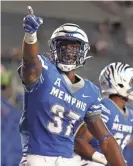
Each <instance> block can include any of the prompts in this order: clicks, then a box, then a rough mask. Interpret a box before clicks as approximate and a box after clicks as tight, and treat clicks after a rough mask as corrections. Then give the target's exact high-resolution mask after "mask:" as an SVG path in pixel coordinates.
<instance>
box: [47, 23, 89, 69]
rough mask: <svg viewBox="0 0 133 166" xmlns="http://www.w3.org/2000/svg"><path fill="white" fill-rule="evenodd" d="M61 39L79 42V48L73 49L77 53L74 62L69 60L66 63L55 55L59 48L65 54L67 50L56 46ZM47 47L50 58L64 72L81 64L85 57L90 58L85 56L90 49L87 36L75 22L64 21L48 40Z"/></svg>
mask: <svg viewBox="0 0 133 166" xmlns="http://www.w3.org/2000/svg"><path fill="white" fill-rule="evenodd" d="M62 40H67V41H78V42H79V43H80V50H78V51H77V50H76V51H75V50H74V51H73V53H74V54H77V53H78V56H77V58H76V60H75V61H74V62H70V61H69V63H68V62H65V61H60V60H59V58H58V56H57V52H59V49H60V52H61V51H64V52H65V54H67V50H63V48H61V47H60V48H58V47H57V45H58V43H59V42H60V41H62ZM49 47H50V51H51V54H52V60H53V61H54V62H56V65H57V67H58V68H59V69H60V70H61V71H64V72H69V71H72V70H74V69H76V68H77V67H79V66H82V65H83V64H84V63H85V61H86V59H88V58H90V56H87V53H88V50H89V49H90V46H89V42H88V37H87V35H86V33H85V32H84V31H83V30H82V29H81V28H80V27H79V26H78V25H76V24H72V23H66V24H63V25H61V26H60V27H59V28H57V29H56V30H55V31H54V32H53V34H52V36H51V38H50V40H49Z"/></svg>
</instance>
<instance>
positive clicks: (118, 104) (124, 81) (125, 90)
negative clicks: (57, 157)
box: [75, 62, 133, 166]
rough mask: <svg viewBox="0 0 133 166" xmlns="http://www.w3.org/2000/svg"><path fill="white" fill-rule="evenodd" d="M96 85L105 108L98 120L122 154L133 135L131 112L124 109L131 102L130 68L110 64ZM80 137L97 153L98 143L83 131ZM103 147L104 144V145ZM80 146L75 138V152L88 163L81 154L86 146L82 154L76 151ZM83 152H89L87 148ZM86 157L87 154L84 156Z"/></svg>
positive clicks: (131, 81)
mask: <svg viewBox="0 0 133 166" xmlns="http://www.w3.org/2000/svg"><path fill="white" fill-rule="evenodd" d="M99 82H100V87H101V93H102V95H103V96H104V97H105V98H103V99H102V101H101V102H102V104H103V105H104V106H106V108H108V109H102V114H101V116H102V120H103V121H104V123H105V124H106V126H107V127H108V129H109V130H110V132H111V133H112V134H113V136H114V138H115V139H116V141H117V143H118V144H119V146H120V148H121V150H122V152H123V151H124V148H125V147H126V145H127V144H128V142H129V140H130V138H131V135H132V133H133V113H132V110H131V109H132V108H131V107H129V106H128V105H127V102H128V101H129V100H130V101H132V100H133V68H132V67H131V66H130V65H128V64H124V63H121V62H117V63H111V64H109V65H108V66H107V67H105V68H104V69H103V70H102V71H101V74H100V77H99ZM80 135H81V136H82V137H83V135H84V138H86V140H87V136H88V137H89V139H88V141H89V142H91V145H92V146H93V147H94V148H95V149H96V150H97V151H98V152H101V150H100V147H99V143H98V141H97V140H96V139H93V137H92V138H91V136H90V134H89V133H88V131H87V129H84V133H81V134H80ZM78 137H80V136H78ZM84 142H85V141H84ZM106 143H107V144H108V142H106ZM82 144H83V140H81V139H80V140H78V138H77V141H76V148H75V149H76V152H77V153H78V154H80V155H81V156H84V157H86V159H88V156H87V155H86V153H85V152H87V151H86V150H85V148H86V147H87V146H84V147H85V148H84V151H83V152H82V151H81V150H80V147H82V146H83V145H82ZM86 149H88V151H89V147H88V148H86ZM110 150H112V147H110ZM84 153H85V154H84ZM88 155H90V154H89V153H88ZM116 155H117V153H116ZM82 163H87V164H88V165H89V166H90V165H94V166H97V165H99V166H100V165H101V164H97V163H96V162H90V161H88V162H85V160H83V161H82ZM99 163H100V162H99Z"/></svg>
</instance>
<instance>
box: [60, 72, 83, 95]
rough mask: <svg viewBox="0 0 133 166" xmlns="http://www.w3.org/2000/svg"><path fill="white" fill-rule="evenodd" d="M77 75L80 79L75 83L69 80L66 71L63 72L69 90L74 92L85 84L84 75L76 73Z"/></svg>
mask: <svg viewBox="0 0 133 166" xmlns="http://www.w3.org/2000/svg"><path fill="white" fill-rule="evenodd" d="M75 75H76V77H78V78H79V79H80V81H79V82H77V83H74V84H73V83H72V82H71V81H70V80H69V78H68V77H67V75H66V74H65V73H62V76H63V78H64V80H65V82H66V84H67V86H68V88H69V90H70V91H71V92H72V93H74V92H76V91H78V90H80V89H81V88H83V87H84V84H85V82H84V79H83V78H82V77H80V76H79V75H77V74H75Z"/></svg>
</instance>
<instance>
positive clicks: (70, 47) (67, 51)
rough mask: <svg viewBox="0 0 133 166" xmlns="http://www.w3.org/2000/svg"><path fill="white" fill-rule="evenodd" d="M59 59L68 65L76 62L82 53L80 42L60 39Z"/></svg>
mask: <svg viewBox="0 0 133 166" xmlns="http://www.w3.org/2000/svg"><path fill="white" fill-rule="evenodd" d="M57 50H58V51H57V56H58V60H59V61H60V62H61V63H63V64H66V65H70V64H73V63H75V62H76V60H77V57H78V56H79V55H80V43H79V42H76V41H60V42H58V44H57Z"/></svg>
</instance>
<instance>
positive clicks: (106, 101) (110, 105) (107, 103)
mask: <svg viewBox="0 0 133 166" xmlns="http://www.w3.org/2000/svg"><path fill="white" fill-rule="evenodd" d="M101 102H102V104H104V105H105V106H106V107H107V108H109V109H111V108H115V107H116V106H115V104H114V103H113V102H112V101H111V99H109V98H106V97H104V98H102V100H101Z"/></svg>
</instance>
